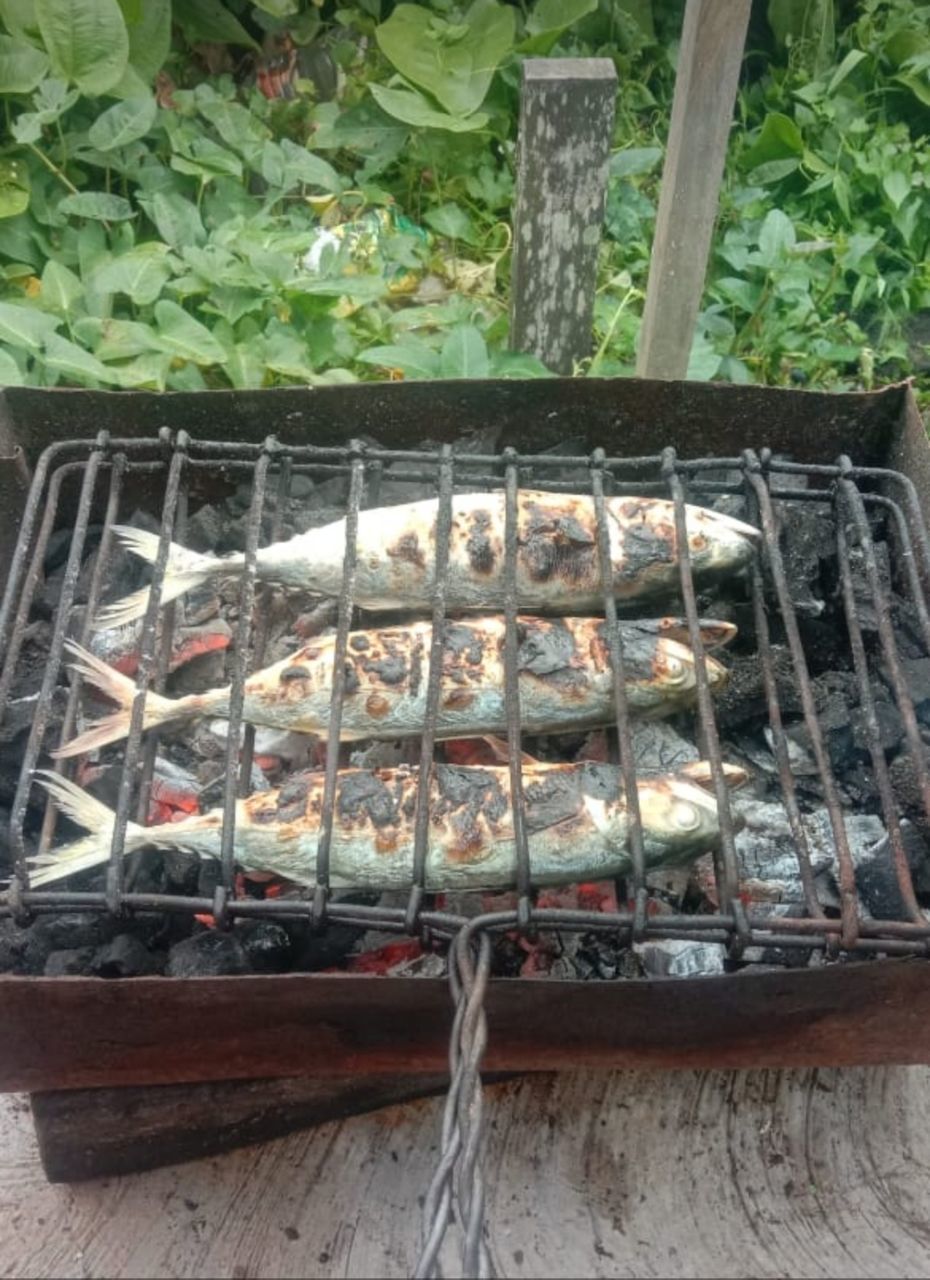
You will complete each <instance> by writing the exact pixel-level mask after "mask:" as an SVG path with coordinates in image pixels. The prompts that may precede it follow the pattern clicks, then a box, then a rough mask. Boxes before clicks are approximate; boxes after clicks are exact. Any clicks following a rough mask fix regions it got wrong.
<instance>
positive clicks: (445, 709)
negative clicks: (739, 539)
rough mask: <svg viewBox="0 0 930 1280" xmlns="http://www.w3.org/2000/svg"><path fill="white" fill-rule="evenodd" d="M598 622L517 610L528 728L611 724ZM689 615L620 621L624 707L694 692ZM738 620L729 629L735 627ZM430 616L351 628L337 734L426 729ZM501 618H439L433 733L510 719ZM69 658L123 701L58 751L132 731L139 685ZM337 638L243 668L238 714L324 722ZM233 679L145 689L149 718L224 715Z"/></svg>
mask: <svg viewBox="0 0 930 1280" xmlns="http://www.w3.org/2000/svg"><path fill="white" fill-rule="evenodd" d="M606 625H607V624H606V623H605V622H604V621H603V620H601V619H598V618H539V617H537V618H534V617H524V616H521V617H520V618H518V621H517V635H518V642H519V643H518V651H517V667H518V686H519V694H520V712H521V724H522V726H523V729H524V730H525V731H526V732H527V733H557V732H559V731H562V732H566V731H570V730H574V729H588V728H594V727H599V726H601V725H605V724H609V723H611V722H612V721H613V720H614V718H615V716H616V709H615V702H614V688H613V674H612V670H611V666H610V646H609V644H608V638H607V631H606ZM725 627H726V624H723V623H718V622H713V621H708V622H706V623H702V627H701V630H702V632H703V633H706V634H708V635H709V636H712V637H715V638H716V640H717V642H718V643H719V642H720V636H721V634H725V632H722V630H721V629H722V628H725ZM682 628H684V630H685V631H686V629H687V628H686V626H685V624H683V623H682V622H681V620H680V619H671V618H665V619H650V620H647V621H640V622H622V623H620V624H618V635H619V639H620V643H621V645H622V649H623V655H624V675H625V687H626V696H627V703H628V706H629V708H630V712H631V714H633V715H635V716H638V717H640V718H643V717H653V716H663V715H670V714H672V713H673V712H675V711H678V710H680V709H681V708H683V707H687V706H688V705H690V704H691V703H692V702H693V701H694V695H695V687H696V674H695V658H694V654H693V652H692V650H691V649H690V647H688V646H686V645H684V644H682V643H681V642H680V641H678V640H675V639H673V638H672V633H675V634H681V632H682ZM733 630H735V628H732V627H731V628H730V631H731V632H732V631H733ZM432 634H433V633H432V624H430V623H425V622H419V623H412V624H410V625H408V626H402V627H387V628H373V629H370V630H366V631H356V632H352V633H350V635H349V639H348V645H347V649H346V659H345V682H344V688H345V697H344V699H343V704H342V719H341V729H340V732H341V737H342V740H343V741H356V740H358V739H361V738H388V739H391V738H398V737H408V736H410V735H415V734H418V733H420V732H421V731H422V726H423V724H424V722H425V719H426V714H427V701H428V695H427V689H428V684H429V675H430V657H431V646H432ZM504 647H505V623H504V620H503V618H500V617H496V618H495V617H490V618H466V619H464V620H458V621H454V622H453V621H450V622H447V623H446V624H445V626H444V631H443V652H442V674H441V678H440V690H439V704H438V707H437V714H436V719H435V724H436V736H437V738H439V739H443V738H464V737H476V736H480V735H482V734H495V733H500V732H502V731H504V730H505V729H506V725H507V717H506V709H505V705H504V687H505V682H506V676H505V660H504ZM69 648H70V652H71V653H72V655H73V656H74V657H76V659H77V660H76V662H75V663H74V664H73V669H74V670H75V671H77V672H78V673H79V674H80V675H82V676H83V677H84V678H85V679H87V680H89V681H90V682H91V683H92V684H94V685H96V686H97V687H98V688H100V689H102V690H103V692H104V693H105V694H106V695H107V696H108V697H110V698H112V699H114V700H115V701H116V702H117V703H118V704H119V705H120V710H119V711H118V712H115V713H114V714H113V715H111V716H108V717H106V718H105V719H103V720H101V721H99V722H97V723H96V724H94V725H91V726H90V727H89V728H88V729H87V730H86V731H85V732H84V733H82V734H79V735H78V736H77V737H76V738H74V739H73V740H72V741H71V742H69V743H67V744H66V745H65V746H64V747H62V748H59V749H58V750H57V751H55V752H53V755H54V756H56V758H67V757H70V756H75V755H80V754H82V753H84V752H85V751H88V750H93V749H98V748H100V747H101V746H104V745H106V744H107V743H110V742H115V741H119V740H120V739H121V738H123V737H125V736H126V735H127V734H128V731H129V721H130V716H131V713H132V706H133V702H134V699H135V687H134V685H133V684H132V682H131V681H130V680H128V679H127V678H126V677H123V676H120V675H119V674H118V673H115V672H113V671H111V670H109V669H108V668H106V667H105V666H104V665H103V664H101V663H100V662H99V661H97V660H95V659H94V658H93V657H92V655H89V654H87V653H86V652H85V651H83V650H81V649H79V648H77V647H76V646H74V645H71V646H70V647H69ZM334 652H335V640H334V638H333V637H326V638H322V639H318V640H315V641H312V642H310V643H309V644H307V645H305V646H303V647H302V648H301V649H299V650H297V651H296V652H295V653H293V654H291V655H289V656H288V657H287V658H285V659H282V661H280V662H278V663H276V664H275V665H273V666H270V667H267V668H265V669H264V670H263V671H259V672H256V673H255V674H254V675H251V676H249V677H248V679H247V680H246V681H245V686H244V703H243V715H244V718H245V720H246V721H247V722H249V723H252V724H255V725H259V726H263V727H266V728H272V729H281V730H287V731H296V732H299V733H313V734H322V733H324V732H325V731H326V729H327V726H328V724H329V717H330V704H331V697H332V677H333V663H334ZM706 669H707V676H708V681H709V684H710V687H711V689H712V690H713V691H717V690H719V689H720V688H721V687H722V686H723V684H724V683H725V681H726V675H727V673H726V668H725V667H724V666H723V665H722V664H721V663H719V662H718V661H717V660H716V659H714V658H712V657H708V658H707V659H706ZM230 697H231V688H230V687H229V686H227V687H225V688H222V689H214V690H210V691H209V692H207V693H203V694H189V695H187V696H186V697H185V698H180V699H168V698H165V697H163V696H161V695H150V696H149V701H147V703H146V712H145V720H144V725H145V727H146V728H153V727H158V726H161V727H164V726H165V725H168V724H171V723H173V722H174V723H180V722H182V721H185V720H189V719H191V718H193V717H197V716H212V717H223V716H226V715H228V713H229V706H230Z"/></svg>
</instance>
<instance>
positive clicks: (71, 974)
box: [42, 947, 94, 978]
mask: <svg viewBox="0 0 930 1280" xmlns="http://www.w3.org/2000/svg"><path fill="white" fill-rule="evenodd" d="M93 956H94V949H93V947H75V948H73V949H72V950H70V951H52V952H51V954H50V955H48V956H47V957H46V960H45V968H44V969H43V970H42V973H43V975H44V976H45V977H46V978H82V977H86V976H87V975H88V974H89V973H91V961H92V960H93Z"/></svg>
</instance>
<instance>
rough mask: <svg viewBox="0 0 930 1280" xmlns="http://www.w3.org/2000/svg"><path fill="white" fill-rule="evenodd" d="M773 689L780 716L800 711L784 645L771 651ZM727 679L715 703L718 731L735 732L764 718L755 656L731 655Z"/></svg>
mask: <svg viewBox="0 0 930 1280" xmlns="http://www.w3.org/2000/svg"><path fill="white" fill-rule="evenodd" d="M771 653H772V667H773V669H774V673H775V688H776V691H777V693H778V702H779V705H780V707H781V711H782V715H797V714H798V713H799V712H800V710H801V700H800V698H799V696H798V686H797V680H796V678H795V674H794V664H793V662H792V661H791V654H790V652H789V651H788V649H787V648H785V646H784V645H777V644H773V645H772V647H771ZM728 666H729V669H730V678H729V680H728V681H727V685H726V688H724V689H723V690H722V691H721V693H720V695H719V697H718V698H717V700H716V714H717V723H718V725H719V726H720V728H721V729H735V728H737V727H739V726H740V725H742V724H744V723H745V722H746V721H747V720H754V719H763V718H767V707H768V704H767V702H766V698H765V686H764V684H763V682H762V664H761V662H760V661H759V655H758V654H756V653H750V654H734V655H733V656H732V658H730V659H729V661H728Z"/></svg>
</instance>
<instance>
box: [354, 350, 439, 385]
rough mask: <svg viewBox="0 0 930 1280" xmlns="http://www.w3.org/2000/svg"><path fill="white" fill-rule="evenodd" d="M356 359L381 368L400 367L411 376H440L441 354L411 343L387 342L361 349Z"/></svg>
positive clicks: (406, 374) (407, 375)
mask: <svg viewBox="0 0 930 1280" xmlns="http://www.w3.org/2000/svg"><path fill="white" fill-rule="evenodd" d="M355 358H356V360H361V361H362V363H363V364H373V365H375V366H377V368H379V369H400V370H401V371H402V372H403V374H404V376H405V377H409V378H438V377H439V354H438V352H436V351H432V350H430V348H429V347H427V346H423V345H420V344H417V345H416V346H414V345H413V343H411V344H410V345H409V346H408V345H406V344H404V345H401V344H400V343H387V344H385V345H384V346H379V347H369V348H368V349H367V350H366V351H359V353H358V354H357V355H356V357H355Z"/></svg>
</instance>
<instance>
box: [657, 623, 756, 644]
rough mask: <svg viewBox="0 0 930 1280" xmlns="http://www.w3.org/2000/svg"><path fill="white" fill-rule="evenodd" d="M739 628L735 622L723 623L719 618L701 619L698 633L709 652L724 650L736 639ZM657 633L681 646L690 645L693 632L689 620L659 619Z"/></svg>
mask: <svg viewBox="0 0 930 1280" xmlns="http://www.w3.org/2000/svg"><path fill="white" fill-rule="evenodd" d="M737 630H738V628H737V626H736V623H734V622H722V621H720V620H719V619H717V618H701V619H700V620H699V622H698V631H699V632H700V635H701V643H702V644H703V645H704V648H705V649H706V650H708V651H710V650H711V649H722V648H724V647H725V646H726V645H728V644H731V643H732V642H733V640H735V639H736V633H737ZM656 632H657V634H658V635H660V636H664V637H665V638H666V639H668V640H677V641H678V642H679V644H686V645H690V643H691V631H690V629H689V627H688V620H687V618H659V620H658V622H657V624H656Z"/></svg>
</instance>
